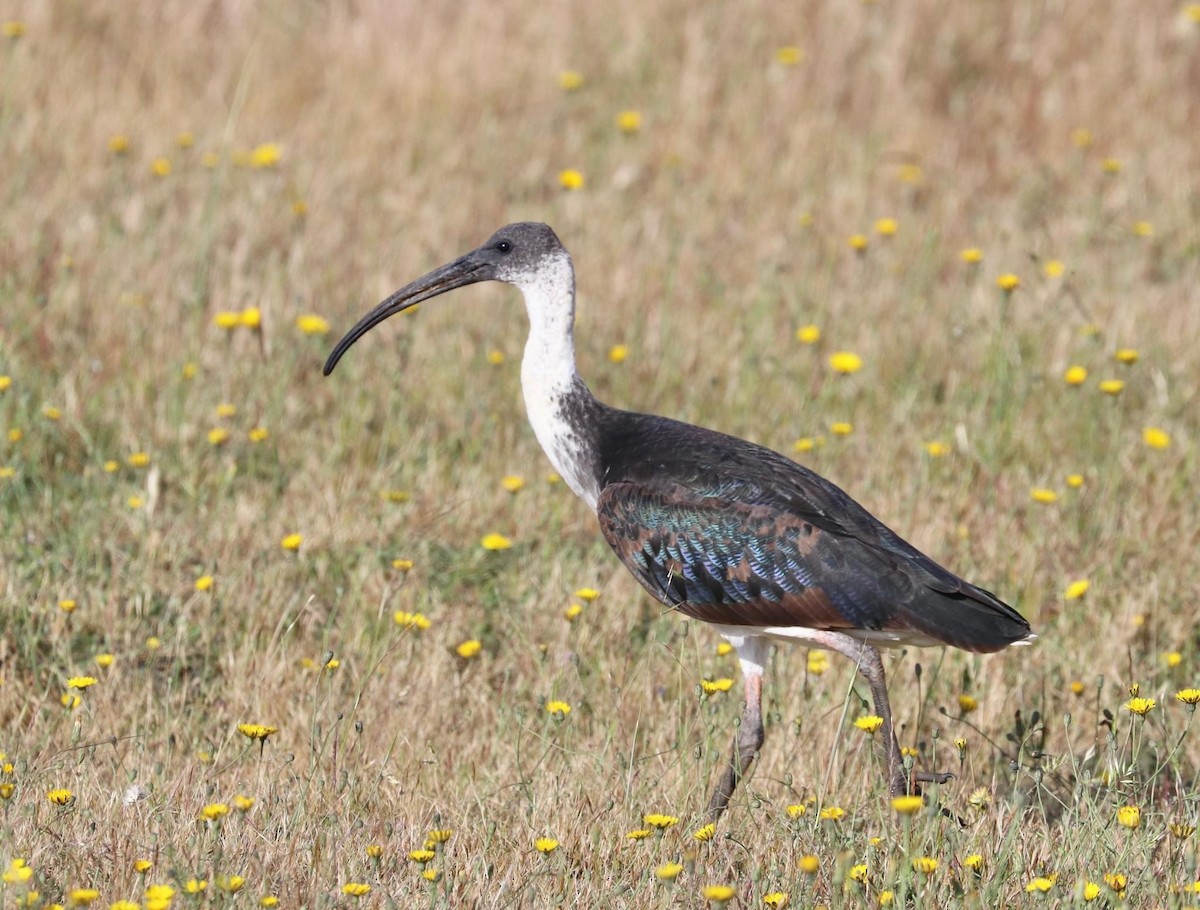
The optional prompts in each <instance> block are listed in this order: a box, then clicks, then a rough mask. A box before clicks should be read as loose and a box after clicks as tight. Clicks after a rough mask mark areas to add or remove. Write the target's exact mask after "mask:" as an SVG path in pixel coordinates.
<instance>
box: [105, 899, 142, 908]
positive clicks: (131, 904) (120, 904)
mask: <svg viewBox="0 0 1200 910" xmlns="http://www.w3.org/2000/svg"><path fill="white" fill-rule="evenodd" d="M108 910H142V908H141V907H139V906H138V905H137V902H136V901H113V902H112V903H111V904H109V905H108Z"/></svg>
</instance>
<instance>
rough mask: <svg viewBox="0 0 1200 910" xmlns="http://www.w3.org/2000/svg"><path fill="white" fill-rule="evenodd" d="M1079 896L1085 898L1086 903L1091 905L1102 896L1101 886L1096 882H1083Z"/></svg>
mask: <svg viewBox="0 0 1200 910" xmlns="http://www.w3.org/2000/svg"><path fill="white" fill-rule="evenodd" d="M1079 896H1080V897H1081V898H1083V900H1084V902H1085V903H1089V904H1090V903H1091V902H1092V901H1094V900H1095V899H1096V898H1098V897H1099V896H1100V886H1099V885H1097V884H1096V883H1095V882H1087V881H1085V882H1081V883H1080V885H1079Z"/></svg>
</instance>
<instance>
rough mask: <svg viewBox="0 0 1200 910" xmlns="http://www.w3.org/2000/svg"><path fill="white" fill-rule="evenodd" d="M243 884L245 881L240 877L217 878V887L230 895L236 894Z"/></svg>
mask: <svg viewBox="0 0 1200 910" xmlns="http://www.w3.org/2000/svg"><path fill="white" fill-rule="evenodd" d="M245 884H246V879H245V878H244V877H243V876H241V875H220V876H217V887H218V888H220V889H221V890H222V891H228V892H229V893H230V894H237V893H238V892H239V891H241V890H242V888H243V887H244V886H245Z"/></svg>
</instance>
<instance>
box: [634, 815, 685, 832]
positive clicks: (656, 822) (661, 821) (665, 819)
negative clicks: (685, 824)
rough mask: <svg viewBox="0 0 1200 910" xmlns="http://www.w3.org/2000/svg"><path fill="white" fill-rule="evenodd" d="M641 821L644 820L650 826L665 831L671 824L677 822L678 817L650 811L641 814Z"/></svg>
mask: <svg viewBox="0 0 1200 910" xmlns="http://www.w3.org/2000/svg"><path fill="white" fill-rule="evenodd" d="M642 821H644V822H645V823H646V824H647V825H649V826H650V827H651V828H657V829H658V830H659V831H665V830H666V829H667V828H670V827H671V826H672V825H676V824H679V819H678V818H676V817H675V816H674V815H661V814H659V813H657V812H652V813H650V814H649V815H643V816H642Z"/></svg>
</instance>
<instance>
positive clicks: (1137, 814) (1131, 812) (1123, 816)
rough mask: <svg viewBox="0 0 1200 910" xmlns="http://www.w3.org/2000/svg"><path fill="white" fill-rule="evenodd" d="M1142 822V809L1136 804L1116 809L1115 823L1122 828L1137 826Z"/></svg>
mask: <svg viewBox="0 0 1200 910" xmlns="http://www.w3.org/2000/svg"><path fill="white" fill-rule="evenodd" d="M1141 823H1142V810H1141V809H1139V808H1138V807H1137V806H1122V807H1121V808H1119V809H1118V810H1117V824H1119V825H1121V826H1122V827H1124V828H1130V829H1133V828H1137V827H1139V826H1140V825H1141Z"/></svg>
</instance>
